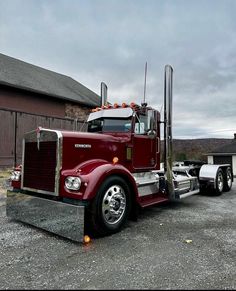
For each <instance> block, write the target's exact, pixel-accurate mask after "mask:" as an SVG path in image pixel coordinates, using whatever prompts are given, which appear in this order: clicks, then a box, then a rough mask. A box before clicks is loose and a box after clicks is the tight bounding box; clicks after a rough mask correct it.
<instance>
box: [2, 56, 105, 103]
mask: <svg viewBox="0 0 236 291" xmlns="http://www.w3.org/2000/svg"><path fill="white" fill-rule="evenodd" d="M0 84H3V85H7V86H11V87H15V88H19V89H24V90H27V91H33V92H36V93H40V94H44V95H48V96H51V97H55V98H60V99H64V100H68V101H72V102H76V103H81V104H84V105H87V106H91V107H96V106H99V105H100V96H99V95H97V94H96V93H94V92H93V91H91V90H89V89H88V88H87V87H85V86H84V85H82V84H80V83H79V82H77V81H75V80H74V79H72V78H71V77H68V76H66V75H62V74H59V73H56V72H53V71H50V70H47V69H44V68H41V67H38V66H35V65H32V64H29V63H26V62H24V61H21V60H18V59H15V58H12V57H9V56H6V55H4V54H1V53H0Z"/></svg>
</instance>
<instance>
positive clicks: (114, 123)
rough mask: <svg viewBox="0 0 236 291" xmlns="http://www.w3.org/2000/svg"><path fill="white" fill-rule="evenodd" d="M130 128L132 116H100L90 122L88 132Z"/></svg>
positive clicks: (122, 130)
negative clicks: (125, 117)
mask: <svg viewBox="0 0 236 291" xmlns="http://www.w3.org/2000/svg"><path fill="white" fill-rule="evenodd" d="M130 130H131V118H127V119H123V118H122V119H118V118H104V119H101V118H100V119H94V120H91V121H89V122H88V132H129V131H130Z"/></svg>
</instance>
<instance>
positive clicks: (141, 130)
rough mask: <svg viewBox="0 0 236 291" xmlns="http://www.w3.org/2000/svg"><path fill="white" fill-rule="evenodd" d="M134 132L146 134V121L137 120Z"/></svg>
mask: <svg viewBox="0 0 236 291" xmlns="http://www.w3.org/2000/svg"><path fill="white" fill-rule="evenodd" d="M134 133H136V134H144V133H145V124H144V122H136V123H135V128H134Z"/></svg>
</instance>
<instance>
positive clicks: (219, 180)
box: [215, 169, 224, 195]
mask: <svg viewBox="0 0 236 291" xmlns="http://www.w3.org/2000/svg"><path fill="white" fill-rule="evenodd" d="M223 188H224V176H223V171H222V169H218V171H217V173H216V189H215V195H221V194H222V192H223Z"/></svg>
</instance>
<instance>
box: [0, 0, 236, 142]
mask: <svg viewBox="0 0 236 291" xmlns="http://www.w3.org/2000/svg"><path fill="white" fill-rule="evenodd" d="M235 15H236V1H230V0H220V1H216V0H214V1H213V0H204V1H200V0H196V1H193V0H192V1H191V0H176V1H174V0H170V1H168V0H84V1H82V0H40V1H39V0H38V1H36V0H11V1H9V0H1V1H0V52H1V53H3V54H6V55H8V56H11V57H15V58H18V59H21V60H24V61H26V62H29V63H32V64H34V65H38V66H41V67H43V68H47V69H50V70H53V71H55V72H58V73H61V74H65V75H68V76H70V77H72V78H74V79H75V80H77V81H79V82H80V83H82V84H83V85H85V86H86V87H88V88H89V89H91V90H93V91H94V92H96V93H97V94H100V84H101V82H102V81H103V82H105V83H106V84H107V86H108V98H109V101H110V102H112V103H113V102H117V101H118V102H131V101H135V102H138V103H140V102H142V100H143V92H144V69H145V62H146V61H147V63H148V69H147V89H146V99H147V101H148V104H149V105H150V106H153V107H155V108H157V109H158V110H161V108H162V104H163V85H164V67H165V65H166V64H170V65H172V67H173V69H174V87H173V98H174V99H173V137H174V138H205V137H225V138H233V133H234V132H236V16H235ZM161 113H162V116H163V110H162V112H161Z"/></svg>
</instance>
